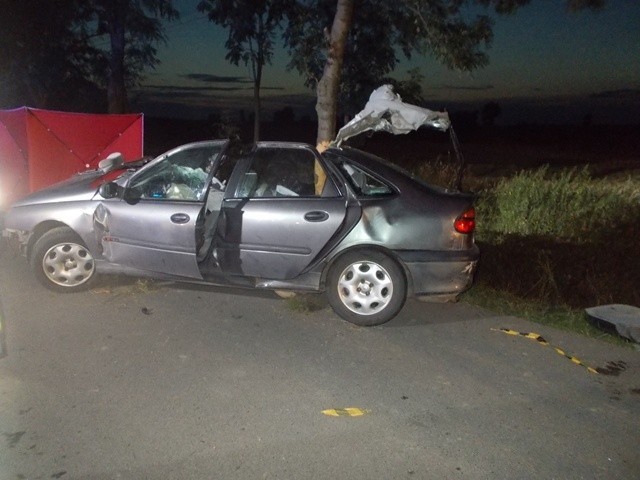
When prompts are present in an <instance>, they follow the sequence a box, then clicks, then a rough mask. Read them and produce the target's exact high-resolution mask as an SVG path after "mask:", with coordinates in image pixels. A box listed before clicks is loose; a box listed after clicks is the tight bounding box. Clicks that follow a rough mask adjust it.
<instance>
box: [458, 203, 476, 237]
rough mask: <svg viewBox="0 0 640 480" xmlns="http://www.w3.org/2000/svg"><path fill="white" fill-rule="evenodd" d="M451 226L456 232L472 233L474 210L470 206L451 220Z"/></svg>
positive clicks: (474, 221)
mask: <svg viewBox="0 0 640 480" xmlns="http://www.w3.org/2000/svg"><path fill="white" fill-rule="evenodd" d="M453 228H455V229H456V232H458V233H473V231H474V230H475V228H476V210H475V208H473V207H472V208H470V209H469V210H467V211H466V212H464V213H463V214H462V215H460V216H459V217H458V218H456V221H455V222H453Z"/></svg>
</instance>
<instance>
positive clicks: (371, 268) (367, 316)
mask: <svg viewBox="0 0 640 480" xmlns="http://www.w3.org/2000/svg"><path fill="white" fill-rule="evenodd" d="M327 297H328V300H329V303H330V304H331V307H332V308H333V310H334V311H335V312H336V313H337V314H338V315H340V316H341V317H342V318H344V319H345V320H347V321H348V322H351V323H354V324H356V325H361V326H372V325H380V324H382V323H385V322H388V321H389V320H391V319H392V318H393V317H395V316H396V315H397V314H398V312H399V311H400V309H401V308H402V306H403V305H404V302H405V300H406V297H407V282H406V280H405V276H404V274H403V272H402V269H401V268H400V266H399V265H398V263H397V262H395V261H394V260H393V259H392V258H390V257H388V256H387V255H385V254H383V253H381V252H378V251H370V250H362V251H355V252H349V253H347V254H345V255H343V256H342V257H340V258H339V259H338V260H336V262H335V263H334V264H333V265H332V266H331V270H329V274H328V276H327Z"/></svg>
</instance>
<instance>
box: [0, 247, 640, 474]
mask: <svg viewBox="0 0 640 480" xmlns="http://www.w3.org/2000/svg"><path fill="white" fill-rule="evenodd" d="M0 287H1V291H0V299H1V302H2V307H3V308H2V310H3V311H4V320H5V325H4V330H5V332H6V353H7V355H6V356H5V357H4V358H1V359H0V480H19V479H50V478H61V479H64V480H71V479H73V480H76V479H85V480H103V479H132V480H138V479H163V480H164V479H178V480H183V479H276V478H278V479H528V478H532V479H538V478H542V479H598V478H602V479H637V478H640V455H638V443H639V442H638V440H640V353H638V352H637V351H634V350H630V349H623V348H620V347H615V346H611V345H609V344H605V343H602V342H599V341H597V340H590V339H587V338H583V337H581V336H579V335H575V334H568V333H563V332H559V331H557V330H554V329H551V328H548V327H543V326H540V325H536V324H532V323H529V322H526V321H524V320H520V319H517V318H512V317H495V316H492V315H491V314H490V313H489V312H485V311H482V310H479V309H477V308H474V307H472V306H469V305H466V304H464V303H458V304H445V305H438V304H425V303H418V302H409V303H408V304H407V306H406V307H405V309H404V310H403V312H402V313H401V314H400V316H399V317H397V318H396V319H394V320H393V321H391V322H390V323H388V324H387V325H384V326H381V327H374V328H357V327H354V326H352V325H350V324H348V323H345V322H343V321H342V320H340V319H339V318H338V317H337V316H336V315H335V314H334V313H333V312H332V311H331V310H330V309H329V307H327V306H325V307H324V308H321V309H319V310H317V311H314V312H311V313H300V312H297V311H295V310H293V309H292V308H291V306H290V305H289V304H288V303H287V302H286V301H284V300H281V299H278V298H277V297H275V295H273V294H271V293H270V292H264V293H259V292H251V291H239V290H222V289H218V290H210V289H209V290H208V289H204V288H199V287H191V286H177V285H167V284H149V283H144V282H136V281H135V280H130V281H125V282H123V281H122V279H113V280H110V281H107V282H103V283H101V285H99V286H98V287H97V288H95V289H94V290H92V291H90V292H86V293H82V294H73V295H59V294H53V293H50V292H48V291H46V290H44V289H43V288H41V287H40V286H39V285H38V284H36V282H35V280H34V278H33V277H32V276H31V274H30V272H29V271H28V268H27V265H26V261H25V260H24V259H22V258H14V257H12V256H10V255H8V254H7V253H6V252H5V254H3V255H2V257H1V258H0ZM500 328H509V329H513V330H517V331H521V332H535V333H538V334H541V335H543V336H544V338H545V339H546V340H548V341H549V342H550V343H551V344H552V345H554V346H557V347H559V348H562V349H564V350H565V351H566V352H567V353H569V354H571V355H574V356H575V357H577V358H578V359H580V360H581V361H582V362H583V363H584V364H585V365H590V366H593V367H601V368H605V369H608V370H609V371H610V372H612V373H617V374H618V375H604V374H593V373H589V372H588V371H587V369H586V367H585V366H583V365H578V364H574V363H573V362H571V361H570V360H568V359H567V358H565V357H563V356H561V355H559V354H558V353H557V352H556V351H555V350H554V349H553V348H552V347H550V346H544V345H542V344H540V343H539V342H537V341H535V340H532V339H530V338H526V337H523V336H513V335H507V334H505V333H503V332H501V331H499V329H500ZM349 407H351V408H358V409H361V411H362V413H364V414H363V415H361V416H357V417H350V416H337V417H334V416H329V415H326V414H324V413H323V411H324V410H330V409H346V408H349ZM338 412H341V413H344V412H343V411H341V410H338Z"/></svg>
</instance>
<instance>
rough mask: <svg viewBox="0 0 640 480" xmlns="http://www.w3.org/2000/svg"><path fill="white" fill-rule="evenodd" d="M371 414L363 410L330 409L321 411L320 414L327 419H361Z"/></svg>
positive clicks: (348, 408)
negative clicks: (327, 417)
mask: <svg viewBox="0 0 640 480" xmlns="http://www.w3.org/2000/svg"><path fill="white" fill-rule="evenodd" d="M369 412H371V410H366V409H363V408H354V407H347V408H330V409H328V410H322V413H323V414H325V415H327V416H329V417H361V416H362V415H366V414H367V413H369Z"/></svg>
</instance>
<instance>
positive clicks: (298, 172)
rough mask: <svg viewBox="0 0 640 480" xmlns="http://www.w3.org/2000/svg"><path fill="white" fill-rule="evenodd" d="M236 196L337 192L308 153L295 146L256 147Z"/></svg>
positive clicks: (251, 196)
mask: <svg viewBox="0 0 640 480" xmlns="http://www.w3.org/2000/svg"><path fill="white" fill-rule="evenodd" d="M236 196H237V197H239V198H273V197H290V198H293V197H307V198H309V197H335V196H338V191H337V189H336V187H335V185H334V184H333V182H332V181H331V179H330V178H329V177H328V176H327V174H326V172H325V171H324V168H323V167H322V165H320V163H319V162H318V160H317V159H316V158H315V156H314V154H313V153H312V152H310V151H308V150H304V149H295V148H292V149H287V148H260V149H258V150H257V151H256V152H254V154H253V158H252V159H251V164H250V166H249V170H248V171H247V172H246V173H245V175H244V178H243V179H242V181H241V183H240V186H239V188H238V190H237V191H236Z"/></svg>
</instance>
